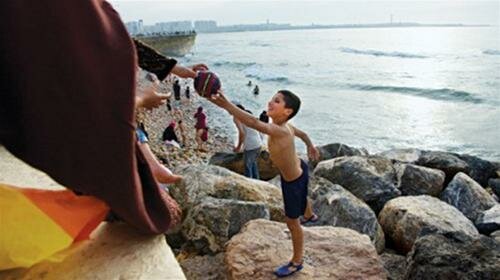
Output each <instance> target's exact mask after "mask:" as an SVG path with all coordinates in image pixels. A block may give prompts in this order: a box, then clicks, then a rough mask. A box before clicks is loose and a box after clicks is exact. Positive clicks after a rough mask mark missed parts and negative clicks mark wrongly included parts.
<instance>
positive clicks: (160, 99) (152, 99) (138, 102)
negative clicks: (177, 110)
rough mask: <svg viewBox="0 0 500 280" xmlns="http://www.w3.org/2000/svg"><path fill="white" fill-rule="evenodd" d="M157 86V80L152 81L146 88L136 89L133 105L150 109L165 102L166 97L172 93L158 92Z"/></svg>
mask: <svg viewBox="0 0 500 280" xmlns="http://www.w3.org/2000/svg"><path fill="white" fill-rule="evenodd" d="M157 88H158V82H155V83H152V84H151V86H149V87H148V88H145V89H142V90H138V91H137V95H136V97H135V107H136V108H140V107H143V108H146V109H148V110H151V109H153V108H157V107H159V106H160V105H163V104H165V102H166V101H167V98H169V97H170V95H172V93H170V92H169V93H168V94H165V93H158V92H157V91H156V90H157Z"/></svg>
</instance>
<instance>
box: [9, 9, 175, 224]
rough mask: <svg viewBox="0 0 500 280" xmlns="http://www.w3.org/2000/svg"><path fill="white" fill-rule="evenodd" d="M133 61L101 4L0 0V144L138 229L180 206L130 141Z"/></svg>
mask: <svg viewBox="0 0 500 280" xmlns="http://www.w3.org/2000/svg"><path fill="white" fill-rule="evenodd" d="M174 64H175V62H174V63H173V64H172V65H170V66H168V67H167V68H168V72H169V71H170V70H171V68H172V67H173V66H174ZM137 65H138V63H137V56H136V52H135V48H134V44H133V42H132V40H131V38H130V36H129V35H128V33H127V31H126V29H125V26H124V25H123V23H122V21H121V19H120V17H119V15H118V13H117V12H116V11H115V10H114V9H113V8H112V7H111V5H110V4H109V3H107V2H105V1H102V0H74V1H67V0H45V1H43V0H42V1H32V0H5V1H0V79H1V80H0V143H1V144H3V145H4V146H5V147H6V148H7V149H8V150H9V151H10V152H12V153H13V154H14V155H15V156H17V157H19V158H20V159H22V160H24V161H26V162H27V163H29V164H30V165H32V166H34V167H36V168H38V169H40V170H42V171H44V172H46V173H47V174H48V175H50V176H51V177H52V178H54V179H55V180H56V181H57V182H59V183H61V184H62V185H64V186H66V187H68V188H70V189H72V190H75V191H79V192H82V193H84V194H88V195H93V196H95V197H97V198H100V199H102V200H103V201H105V202H106V203H107V204H108V205H109V206H110V207H111V209H112V210H113V211H114V212H115V213H116V214H117V215H118V216H119V217H121V218H122V219H124V220H125V221H126V222H128V223H129V224H131V225H133V226H135V227H137V228H138V229H140V230H141V231H143V232H147V233H161V232H165V231H166V230H167V229H169V228H170V227H172V226H173V225H174V224H175V223H177V222H178V221H179V219H180V210H179V207H178V205H177V204H176V203H175V201H174V200H173V199H172V198H170V196H169V195H168V194H167V193H166V192H165V191H164V190H162V189H161V188H160V187H159V186H158V184H157V183H156V181H155V179H154V177H153V175H152V173H151V170H150V168H149V165H148V164H147V162H145V160H144V157H143V155H142V154H141V152H140V150H139V149H138V146H137V141H136V139H135V135H134V126H135V121H134V100H135V88H136V81H135V75H136V68H137ZM163 70H165V69H163ZM164 74H165V71H164V72H162V75H164Z"/></svg>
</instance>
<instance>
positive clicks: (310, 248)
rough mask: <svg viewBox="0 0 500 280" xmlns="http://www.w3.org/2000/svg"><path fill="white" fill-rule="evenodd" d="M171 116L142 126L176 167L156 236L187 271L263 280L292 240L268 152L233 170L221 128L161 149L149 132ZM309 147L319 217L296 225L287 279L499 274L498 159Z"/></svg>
mask: <svg viewBox="0 0 500 280" xmlns="http://www.w3.org/2000/svg"><path fill="white" fill-rule="evenodd" d="M197 102H203V101H200V100H196V99H195V100H194V101H193V103H192V105H190V106H187V107H186V111H185V113H184V116H189V117H192V114H194V111H193V110H194V108H196V107H197V104H199V103H197ZM170 117H171V116H170V115H169V114H168V113H166V109H165V108H160V109H157V110H154V111H153V112H151V113H150V114H149V116H148V117H147V120H146V127H147V129H148V132H149V133H150V135H151V136H152V137H150V138H151V139H152V140H151V146H152V148H153V151H155V153H156V154H157V155H158V157H160V158H164V159H165V160H166V161H167V165H168V166H170V167H173V168H174V169H175V171H176V172H177V173H179V174H180V175H183V176H184V179H183V180H182V181H181V182H179V183H177V184H175V185H171V186H169V191H170V194H171V195H172V197H174V198H175V199H176V200H177V201H178V203H179V205H181V207H182V210H183V222H182V224H181V225H180V226H179V227H178V228H175V229H173V230H171V231H170V232H169V233H168V234H167V242H168V243H169V245H170V246H171V247H172V248H173V249H174V251H175V252H176V255H177V260H178V261H179V263H180V264H181V266H182V268H183V270H184V273H185V274H186V277H187V278H188V279H253V280H255V279H273V277H274V276H273V274H272V271H273V269H274V268H275V267H277V266H278V265H280V264H282V263H283V262H285V261H287V260H288V258H289V257H290V255H291V240H290V233H289V231H288V230H287V229H286V226H285V224H284V223H283V219H284V215H283V210H282V209H283V206H282V199H281V190H280V188H279V180H278V178H277V177H276V176H277V175H278V173H277V170H275V169H273V168H272V164H271V163H270V161H269V157H268V154H266V153H265V152H263V153H261V156H260V159H259V169H260V172H261V174H265V176H264V177H265V178H264V179H265V181H264V180H263V181H260V180H253V179H248V178H245V177H243V176H242V175H241V173H242V169H241V165H242V162H241V161H242V158H241V155H237V154H234V153H232V152H230V149H231V143H230V140H229V139H228V138H226V137H222V136H217V135H214V133H212V135H211V139H210V140H209V141H210V144H209V145H208V146H209V147H210V152H209V153H199V152H196V151H194V140H192V139H191V141H192V143H193V146H192V147H189V146H188V147H187V148H184V149H182V150H170V148H165V147H164V146H163V144H162V143H161V142H160V141H158V140H157V139H159V137H160V134H159V133H161V131H162V130H163V128H164V127H165V126H166V124H167V123H168V122H169V120H170V119H169V118H170ZM208 117H209V118H210V116H208ZM190 121H191V124H188V122H190ZM186 127H192V120H189V119H187V120H186ZM213 131H216V129H213V130H212V132H213ZM193 136H194V131H193V132H192V133H191V137H193ZM319 149H320V152H321V159H320V160H319V161H318V162H310V163H309V166H310V168H311V173H310V174H311V180H310V186H309V192H310V198H311V199H312V201H313V206H314V209H315V211H316V212H317V213H318V214H319V216H320V219H319V221H318V222H316V223H315V224H313V225H311V226H310V227H308V228H307V229H306V230H305V251H306V254H305V255H306V257H305V259H304V263H305V267H304V270H303V271H302V272H300V273H298V275H297V276H296V277H294V279H499V278H498V277H499V276H498V275H500V261H499V260H500V204H499V202H498V197H499V196H500V190H499V187H498V186H499V182H500V163H498V162H490V161H486V160H483V159H480V158H477V157H474V156H470V155H465V154H455V153H448V152H442V151H425V150H418V149H395V150H390V151H386V152H382V153H378V154H370V153H369V152H368V151H367V150H365V149H363V148H355V147H350V146H348V145H345V144H340V143H333V144H328V145H325V146H321V147H319ZM238 173H240V174H238Z"/></svg>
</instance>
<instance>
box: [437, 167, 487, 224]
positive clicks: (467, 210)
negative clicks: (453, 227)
mask: <svg viewBox="0 0 500 280" xmlns="http://www.w3.org/2000/svg"><path fill="white" fill-rule="evenodd" d="M441 199H442V200H443V201H445V202H447V203H449V204H451V205H453V206H455V207H456V208H457V209H458V210H460V211H461V212H462V213H464V215H465V216H466V217H467V218H469V219H470V220H471V221H476V219H477V217H478V215H479V214H480V213H481V212H482V211H484V210H488V209H490V208H491V207H493V206H494V205H495V204H496V201H495V200H494V199H493V197H492V196H491V195H490V194H489V193H488V192H487V191H486V190H485V189H483V188H482V187H481V185H479V184H478V183H477V182H475V181H474V180H472V178H470V177H469V176H467V175H466V174H464V173H462V172H459V173H457V175H455V177H453V180H452V181H451V182H450V183H449V184H448V186H447V187H446V189H445V190H444V191H443V192H442V193H441Z"/></svg>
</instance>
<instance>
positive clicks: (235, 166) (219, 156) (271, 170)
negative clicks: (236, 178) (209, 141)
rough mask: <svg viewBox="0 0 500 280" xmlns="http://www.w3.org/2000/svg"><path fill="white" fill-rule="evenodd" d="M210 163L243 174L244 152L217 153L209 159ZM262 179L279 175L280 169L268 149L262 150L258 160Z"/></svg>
mask: <svg viewBox="0 0 500 280" xmlns="http://www.w3.org/2000/svg"><path fill="white" fill-rule="evenodd" d="M209 164H212V165H218V166H222V167H224V168H227V169H229V170H231V171H234V172H236V173H238V174H241V175H243V174H244V173H245V168H244V165H243V153H215V154H214V155H213V156H212V157H211V158H210V160H209ZM257 164H258V165H259V175H260V179H261V180H270V179H272V178H273V177H275V176H276V175H279V170H278V169H277V168H276V167H274V166H273V163H272V161H271V158H270V157H269V152H268V151H265V150H263V151H261V152H260V155H259V158H258V160H257Z"/></svg>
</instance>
